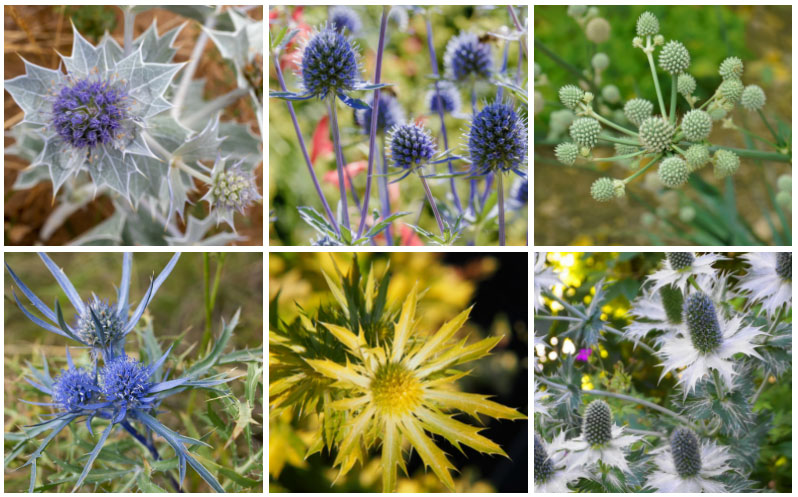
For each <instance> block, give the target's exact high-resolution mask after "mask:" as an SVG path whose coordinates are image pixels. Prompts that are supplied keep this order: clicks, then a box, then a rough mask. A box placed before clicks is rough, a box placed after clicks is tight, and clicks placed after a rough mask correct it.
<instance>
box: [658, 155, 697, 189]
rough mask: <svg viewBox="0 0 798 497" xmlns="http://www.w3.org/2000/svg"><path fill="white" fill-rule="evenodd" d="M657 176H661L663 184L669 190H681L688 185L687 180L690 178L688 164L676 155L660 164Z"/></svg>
mask: <svg viewBox="0 0 798 497" xmlns="http://www.w3.org/2000/svg"><path fill="white" fill-rule="evenodd" d="M657 174H659V179H660V180H661V181H662V184H664V185H665V186H667V187H668V188H679V187H680V186H682V185H683V184H685V183H687V178H688V177H689V176H690V173H689V172H688V171H687V163H686V162H685V161H684V160H682V159H681V158H680V157H677V156H675V155H674V156H671V157H668V158H667V159H665V160H663V161H662V162H661V163H660V165H659V169H658V170H657Z"/></svg>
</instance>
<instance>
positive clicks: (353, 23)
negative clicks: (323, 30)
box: [330, 5, 362, 34]
mask: <svg viewBox="0 0 798 497" xmlns="http://www.w3.org/2000/svg"><path fill="white" fill-rule="evenodd" d="M330 24H332V26H333V28H334V29H335V30H336V31H337V32H339V33H343V32H344V29H346V30H347V31H348V32H349V33H350V34H357V32H358V31H360V28H361V27H362V23H361V22H360V16H358V15H357V12H355V11H354V10H352V9H350V8H349V7H346V6H343V5H337V6H335V7H333V8H332V9H330Z"/></svg>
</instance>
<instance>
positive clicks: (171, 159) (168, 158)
mask: <svg viewBox="0 0 798 497" xmlns="http://www.w3.org/2000/svg"><path fill="white" fill-rule="evenodd" d="M142 136H143V137H144V141H146V142H147V144H148V145H149V146H150V147H152V148H153V150H155V151H156V152H158V153H159V154H161V155H162V156H163V160H164V161H165V162H167V163H168V164H169V165H170V166H175V167H176V168H178V169H180V170H181V171H183V172H184V173H186V174H188V175H189V176H192V177H194V178H197V179H198V180H200V181H202V182H203V183H205V184H208V185H210V184H211V183H213V180H211V178H210V177H208V176H206V175H204V174H202V173H201V172H199V171H197V170H196V169H194V168H193V167H191V166H189V165H188V164H186V163H185V162H183V161H182V160H180V159H178V158H176V157H175V156H174V155H172V152H170V151H168V150H166V148H164V146H163V145H161V144H160V143H159V142H158V140H156V139H155V138H153V137H152V136H151V135H150V134H149V133H147V132H146V131H142Z"/></svg>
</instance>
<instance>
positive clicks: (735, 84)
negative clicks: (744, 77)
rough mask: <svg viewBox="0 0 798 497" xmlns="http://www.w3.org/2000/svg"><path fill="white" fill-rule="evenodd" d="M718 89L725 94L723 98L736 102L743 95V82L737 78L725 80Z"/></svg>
mask: <svg viewBox="0 0 798 497" xmlns="http://www.w3.org/2000/svg"><path fill="white" fill-rule="evenodd" d="M718 89H719V90H720V94H721V95H723V98H724V99H726V100H727V101H728V102H731V103H735V104H736V103H737V102H739V101H740V98H741V97H742V96H743V82H742V81H740V80H739V79H737V78H730V79H727V80H725V81H724V82H723V83H721V84H720V86H719V87H718Z"/></svg>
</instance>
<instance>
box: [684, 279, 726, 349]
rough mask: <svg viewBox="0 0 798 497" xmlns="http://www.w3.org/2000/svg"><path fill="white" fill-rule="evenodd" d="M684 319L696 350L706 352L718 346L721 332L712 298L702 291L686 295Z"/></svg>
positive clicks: (720, 340) (721, 335)
mask: <svg viewBox="0 0 798 497" xmlns="http://www.w3.org/2000/svg"><path fill="white" fill-rule="evenodd" d="M684 319H685V321H686V322H687V330H688V331H689V332H690V340H692V342H693V347H695V348H696V350H698V351H699V352H701V353H702V354H708V353H710V352H712V351H714V350H716V349H717V348H718V347H720V344H721V342H723V333H722V332H721V330H720V323H719V322H718V316H717V313H716V312H715V304H713V303H712V299H710V298H709V297H707V296H706V295H705V294H703V293H693V294H690V295H688V296H687V298H686V299H685V301H684Z"/></svg>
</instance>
